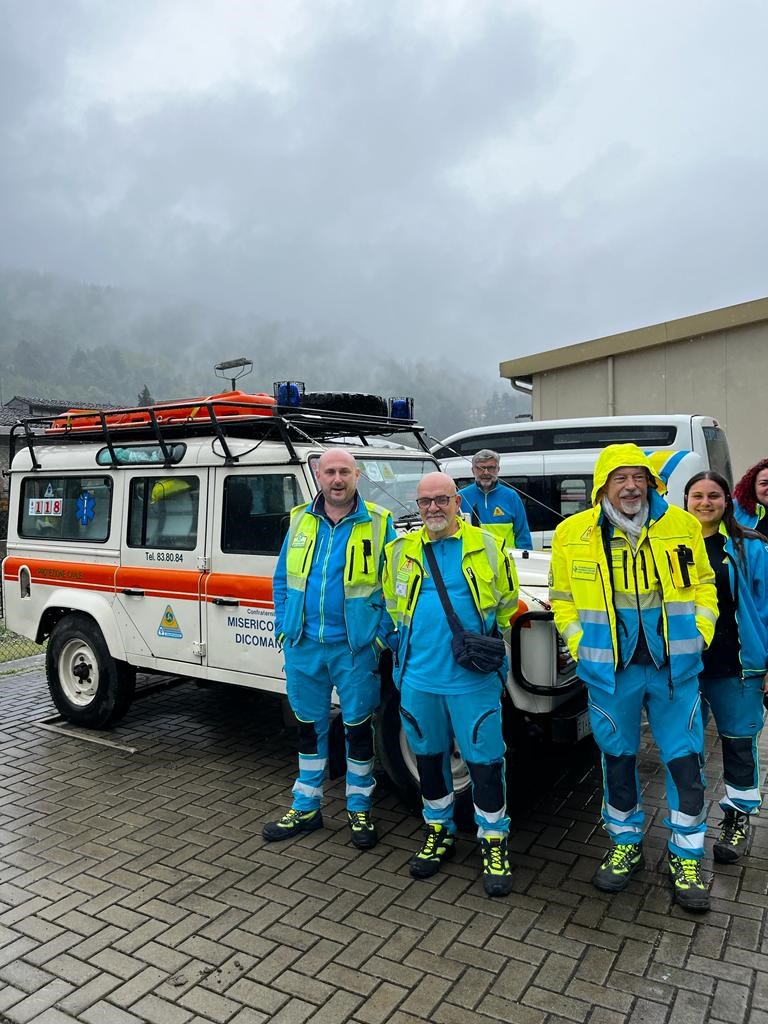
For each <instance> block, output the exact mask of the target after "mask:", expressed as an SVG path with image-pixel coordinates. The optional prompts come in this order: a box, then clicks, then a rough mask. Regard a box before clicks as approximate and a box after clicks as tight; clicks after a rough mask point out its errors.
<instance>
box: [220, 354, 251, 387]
mask: <svg viewBox="0 0 768 1024" xmlns="http://www.w3.org/2000/svg"><path fill="white" fill-rule="evenodd" d="M213 370H214V373H215V374H216V376H217V377H221V378H223V379H224V380H228V381H229V382H230V384H231V385H232V387H231V388H230V390H231V391H234V390H235V381H236V380H239V379H240V377H245V376H246V375H247V374H249V373H251V372H252V371H253V360H252V359H246V358H245V356H241V357H240V358H239V359H226V360H225V361H224V362H223V363H216V365H215V366H214V368H213ZM228 370H229V371H231V370H238V371H239V372H238V373H235V374H234V375H233V374H231V373H228V372H227V371H228Z"/></svg>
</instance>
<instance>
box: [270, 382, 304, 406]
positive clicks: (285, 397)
mask: <svg viewBox="0 0 768 1024" xmlns="http://www.w3.org/2000/svg"><path fill="white" fill-rule="evenodd" d="M272 393H273V394H274V396H275V401H276V402H277V404H278V405H292V406H298V405H302V404H303V400H304V383H303V382H302V381H300V380H276V381H275V383H274V384H273V385H272Z"/></svg>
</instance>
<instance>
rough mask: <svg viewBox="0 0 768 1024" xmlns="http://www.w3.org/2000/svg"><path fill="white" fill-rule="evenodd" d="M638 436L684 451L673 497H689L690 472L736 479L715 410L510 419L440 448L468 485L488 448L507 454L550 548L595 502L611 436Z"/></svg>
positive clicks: (507, 476)
mask: <svg viewBox="0 0 768 1024" xmlns="http://www.w3.org/2000/svg"><path fill="white" fill-rule="evenodd" d="M627 442H632V443H633V444H636V445H638V446H639V447H640V448H642V449H643V450H644V451H669V452H670V454H672V453H674V452H677V453H679V456H678V457H677V458H673V459H672V461H671V463H670V475H669V477H668V481H667V483H668V487H669V491H668V494H667V500H668V501H670V502H672V503H673V504H676V505H682V503H683V491H684V488H685V485H686V483H687V482H688V480H689V479H690V478H691V477H692V476H693V475H694V473H698V472H700V471H702V470H705V469H714V470H717V472H718V473H722V474H723V476H724V477H725V478H726V479H727V480H728V481H732V477H733V472H732V469H731V456H730V452H729V450H728V441H727V439H726V436H725V433H724V432H723V430H722V428H721V427H720V425H719V424H718V422H717V420H715V419H713V417H712V416H702V415H691V414H683V413H676V414H669V415H666V414H653V415H643V416H604V417H589V418H584V419H569V420H536V421H528V422H524V423H502V424H496V425H494V426H486V427H476V428H474V429H472V430H462V431H461V432H460V433H458V434H453V435H452V436H451V437H447V438H446V439H445V440H444V441H443V442H442V443H441V444H439V445H435V446H434V447H433V448H432V454H433V455H434V456H435V458H437V459H438V460H439V461H440V463H441V465H442V467H443V469H444V470H445V472H446V473H449V474H450V475H451V476H452V477H453V478H454V479H455V480H456V481H457V483H458V484H459V486H464V484H466V483H470V482H471V481H472V466H471V459H472V456H473V455H474V454H475V452H479V451H481V450H482V449H483V448H488V449H490V450H491V451H495V452H498V453H499V455H500V456H501V472H500V474H499V476H500V479H502V480H503V481H504V482H505V483H508V484H510V485H511V486H512V487H515V488H516V489H517V490H518V492H519V494H520V496H521V498H522V499H523V502H524V503H525V510H526V514H527V516H528V524H529V526H530V528H531V535H532V537H533V544H534V547H536V548H548V547H550V546H551V543H552V534H553V532H554V529H555V527H556V526H557V524H558V522H560V520H561V519H564V518H565V517H566V516H569V515H572V514H573V513H574V512H580V511H581V510H582V509H585V508H587V507H588V505H589V503H590V496H591V493H592V477H593V472H594V466H595V461H596V460H597V457H598V455H599V454H600V452H601V451H602V450H603V448H605V447H606V446H607V445H609V444H625V443H627Z"/></svg>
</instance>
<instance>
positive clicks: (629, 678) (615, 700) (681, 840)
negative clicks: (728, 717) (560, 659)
mask: <svg viewBox="0 0 768 1024" xmlns="http://www.w3.org/2000/svg"><path fill="white" fill-rule="evenodd" d="M643 708H645V711H646V714H647V716H648V723H649V725H650V727H651V732H652V733H653V738H654V739H655V740H656V745H657V746H658V748H659V753H660V755H661V760H662V762H663V763H664V767H665V769H666V783H667V804H668V810H669V817H667V818H665V819H664V824H665V825H666V826H667V827H668V828H669V829H670V830H671V833H670V838H669V849H670V850H671V852H672V853H675V854H677V855H678V856H679V857H693V858H696V859H700V858H701V857H703V856H704V833H705V832H706V827H707V824H706V808H705V806H704V788H705V783H704V777H703V774H702V768H701V766H702V762H703V752H704V726H703V722H702V715H701V706H700V697H699V682H698V679H697V678H696V677H695V676H694V677H692V678H691V679H690V680H686V681H684V682H682V683H680V682H678V683H675V684H674V688H673V689H670V679H669V668H668V666H664V667H663V668H660V669H657V668H656V667H655V665H629V666H628V667H627V668H625V669H620V670H619V671H617V673H616V690H615V691H614V693H605V692H604V691H602V690H599V689H597V688H596V687H589V717H590V722H591V724H592V731H593V733H594V736H595V740H596V742H597V745H598V746H599V748H600V750H601V752H602V755H603V826H604V828H605V829H606V831H607V832H608V834H609V835H610V837H611V840H612V841H613V842H614V843H616V844H623V843H639V842H641V841H642V838H643V825H644V821H645V815H644V813H643V808H642V800H641V797H640V785H639V780H638V775H637V752H638V749H639V746H640V721H641V715H642V711H643Z"/></svg>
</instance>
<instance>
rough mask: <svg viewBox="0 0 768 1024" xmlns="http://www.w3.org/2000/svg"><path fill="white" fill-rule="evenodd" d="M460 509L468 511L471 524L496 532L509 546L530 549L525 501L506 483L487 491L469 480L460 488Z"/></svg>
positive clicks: (531, 544) (531, 546)
mask: <svg viewBox="0 0 768 1024" xmlns="http://www.w3.org/2000/svg"><path fill="white" fill-rule="evenodd" d="M459 495H460V496H461V511H462V512H467V513H468V514H469V515H471V517H472V518H471V520H470V521H471V523H472V525H473V526H482V527H484V528H485V529H486V530H490V531H491V533H493V534H495V535H496V536H497V537H498V538H499V539H500V540H501V541H503V543H504V545H505V546H506V547H508V548H520V549H521V550H523V549H524V550H527V551H531V550H533V541H532V540H531V531H530V529H529V527H528V517H527V516H526V514H525V505H523V502H522V500H521V498H520V495H519V494H518V493H517V491H515V490H514V489H513V488H512V487H509V486H508V485H507V484H505V483H501V482H499V483H497V484H496V485H495V487H492V488H491V490H490V491H484V490H483V489H482V488H481V487H478V486H477V484H475V483H472V484H468V485H467V486H466V487H462V489H461V490H460V491H459Z"/></svg>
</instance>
